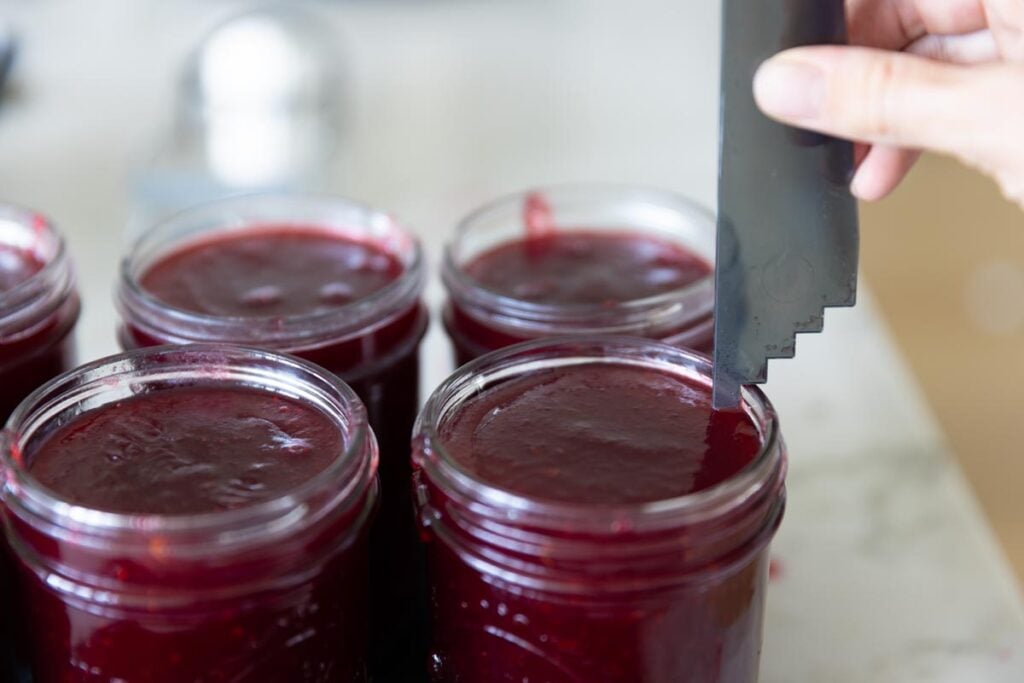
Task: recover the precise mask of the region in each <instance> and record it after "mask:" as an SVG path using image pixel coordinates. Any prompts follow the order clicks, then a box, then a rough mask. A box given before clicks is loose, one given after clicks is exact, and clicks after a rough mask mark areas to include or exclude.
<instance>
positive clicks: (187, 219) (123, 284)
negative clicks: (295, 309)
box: [116, 192, 425, 352]
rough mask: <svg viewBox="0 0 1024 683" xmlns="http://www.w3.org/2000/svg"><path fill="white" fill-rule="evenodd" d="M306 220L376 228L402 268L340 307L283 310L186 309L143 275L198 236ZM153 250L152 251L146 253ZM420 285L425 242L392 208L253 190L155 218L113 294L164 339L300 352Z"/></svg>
mask: <svg viewBox="0 0 1024 683" xmlns="http://www.w3.org/2000/svg"><path fill="white" fill-rule="evenodd" d="M306 216H308V217H306ZM310 228H313V229H318V230H324V231H325V232H329V233H335V232H336V233H338V234H341V235H349V234H351V233H350V232H349V231H352V230H365V231H367V232H368V233H380V234H376V235H371V236H372V237H374V240H375V241H376V242H378V243H379V244H378V246H381V247H384V248H386V250H387V251H388V253H389V254H391V255H393V256H396V257H398V258H399V260H400V262H401V264H402V272H401V274H400V275H399V276H398V277H397V278H395V279H394V280H392V281H391V282H388V283H387V284H386V285H384V286H383V287H381V288H380V289H378V290H376V291H374V292H371V293H370V294H368V295H367V296H364V297H362V298H360V299H357V300H355V301H352V302H349V303H347V304H344V305H342V306H339V307H337V308H333V309H331V310H328V311H320V312H311V313H301V314H298V315H289V316H283V317H282V316H223V315H212V314H209V313H200V312H196V311H190V310H187V309H184V308H179V307H177V306H173V305H171V304H168V303H167V302H165V301H163V300H162V299H160V298H159V297H157V296H155V295H154V294H152V293H151V292H149V291H147V290H146V289H145V287H143V285H142V282H141V276H142V275H143V274H144V273H145V272H146V269H147V268H148V267H149V266H151V265H153V263H154V262H156V261H158V260H159V258H160V257H161V256H166V255H168V254H172V253H174V252H176V251H178V250H180V249H184V248H187V247H188V246H190V245H192V244H201V243H202V242H204V241H206V240H208V239H209V238H210V237H211V236H212V235H217V234H224V235H228V234H231V233H233V232H238V233H241V232H246V231H247V230H253V231H257V232H258V231H260V230H268V231H269V230H274V231H279V230H281V229H306V230H308V229H310ZM182 230H186V231H190V232H189V234H187V235H185V236H184V237H183V236H182V235H180V234H178V233H179V231H182ZM364 236H365V235H364ZM150 250H157V253H156V254H155V255H154V254H149V253H148V251H150ZM147 257H148V258H147ZM424 285H425V264H424V257H423V249H422V246H421V244H420V242H419V240H418V239H417V238H416V237H415V236H414V235H413V234H412V233H411V232H410V231H409V230H408V229H407V228H406V227H405V225H404V223H402V222H400V221H399V220H398V219H396V218H395V217H394V216H392V215H391V214H389V213H386V212H384V211H380V210H378V209H375V208H373V207H371V206H369V205H367V204H363V203H360V202H356V201H353V200H350V199H345V198H341V197H332V196H327V195H319V194H307V193H295V192H287V193H274V192H257V193H246V194H238V195H233V196H230V197H226V198H221V199H217V200H214V201H211V202H207V203H204V204H200V205H197V206H194V207H191V208H188V209H184V210H182V211H179V212H177V213H174V214H172V215H170V216H168V217H167V218H165V219H163V220H161V221H159V222H157V223H156V224H155V225H154V226H153V227H152V228H150V229H149V230H148V231H146V232H145V233H144V234H143V235H142V236H141V237H140V238H139V239H137V240H136V241H135V242H134V243H133V244H132V246H131V247H130V249H129V251H128V253H127V254H126V255H125V257H124V258H123V259H122V260H121V267H120V276H119V284H118V288H117V297H116V298H117V306H118V309H119V311H120V313H121V316H122V319H123V320H125V321H126V322H128V323H129V324H130V325H133V326H139V327H140V328H141V329H142V330H143V331H144V332H153V333H154V336H155V337H157V338H159V339H161V340H164V341H166V342H168V343H170V342H174V343H190V342H200V343H202V342H228V343H237V344H253V345H259V346H263V347H269V348H273V349H275V350H279V351H287V352H297V351H302V350H306V349H309V348H315V347H317V346H320V345H322V344H324V343H334V342H339V341H345V340H346V339H349V338H351V337H354V336H358V335H362V334H365V333H366V332H367V331H372V330H374V329H377V328H379V327H383V326H385V325H387V324H388V323H389V322H391V321H392V320H394V319H395V318H396V317H398V316H400V315H402V314H403V313H405V312H407V311H408V310H410V309H411V308H412V307H413V306H415V305H416V301H417V299H418V298H419V296H420V294H421V293H422V291H423V288H424ZM183 330H190V331H191V333H189V332H184V333H183V332H182V331H183Z"/></svg>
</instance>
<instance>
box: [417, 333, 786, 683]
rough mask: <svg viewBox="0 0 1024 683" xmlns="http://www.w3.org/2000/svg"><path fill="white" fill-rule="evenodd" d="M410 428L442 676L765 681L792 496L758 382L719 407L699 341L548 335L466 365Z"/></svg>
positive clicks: (570, 681) (654, 682)
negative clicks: (780, 540) (778, 545)
mask: <svg viewBox="0 0 1024 683" xmlns="http://www.w3.org/2000/svg"><path fill="white" fill-rule="evenodd" d="M416 434H417V435H416V437H415V440H414V452H413V458H414V468H415V474H414V477H415V479H416V481H417V501H418V507H419V515H420V520H421V524H422V528H423V536H424V538H425V539H426V540H425V543H426V546H427V551H426V552H427V561H428V570H429V578H430V582H431V590H432V596H433V600H434V605H433V607H434V628H433V634H434V640H433V646H432V651H431V665H432V669H433V670H432V675H433V677H434V680H435V681H437V682H438V683H448V682H452V683H454V682H455V681H495V682H497V681H527V680H528V681H544V682H545V683H590V682H592V681H604V682H607V683H751V682H752V681H754V680H756V678H757V670H758V659H759V654H760V649H761V628H762V620H763V619H762V617H763V610H764V597H765V585H766V581H767V571H768V544H769V542H770V540H771V538H772V536H773V534H774V532H775V530H776V528H777V527H778V524H779V522H780V520H781V517H782V512H783V508H784V499H785V492H784V470H785V455H784V448H783V445H782V441H781V437H780V436H779V433H778V425H777V421H776V418H775V414H774V412H773V410H772V408H771V406H770V405H769V404H768V402H767V400H766V399H765V398H764V396H763V395H762V394H761V393H760V392H759V391H757V390H750V391H746V390H745V391H744V394H743V403H742V406H741V408H739V409H737V410H734V411H713V410H712V409H711V368H710V363H709V362H708V361H707V360H706V359H705V358H704V357H703V356H701V355H699V354H696V353H694V352H691V351H685V350H681V349H678V348H675V347H671V346H668V345H665V344H662V343H659V342H654V341H650V340H644V339H637V338H625V337H603V336H598V337H573V338H562V339H552V340H541V341H535V342H529V343H525V344H520V345H516V346H512V347H509V348H507V349H504V350H502V351H499V352H495V353H492V354H489V355H487V356H485V357H483V358H480V359H478V360H476V361H474V362H472V363H469V364H468V365H466V366H464V367H463V368H461V369H460V370H459V371H458V372H457V373H456V374H455V375H453V376H452V377H451V378H450V379H448V380H447V381H446V382H445V383H444V384H442V385H441V386H440V387H439V388H438V389H437V391H436V392H435V393H434V394H433V396H432V397H431V398H430V399H429V400H428V402H427V404H426V406H425V407H424V409H423V411H422V413H421V414H420V418H419V421H418V423H417V431H416Z"/></svg>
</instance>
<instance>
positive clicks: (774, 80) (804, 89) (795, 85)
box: [754, 57, 825, 121]
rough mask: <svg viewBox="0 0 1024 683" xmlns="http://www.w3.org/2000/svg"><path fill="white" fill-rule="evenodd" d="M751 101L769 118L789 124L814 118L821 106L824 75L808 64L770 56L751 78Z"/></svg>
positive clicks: (823, 99) (823, 93)
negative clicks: (754, 100) (752, 94)
mask: <svg viewBox="0 0 1024 683" xmlns="http://www.w3.org/2000/svg"><path fill="white" fill-rule="evenodd" d="M754 98H755V99H756V100H757V105H758V106H759V107H761V110H762V111H764V113H766V114H768V115H769V116H773V117H776V118H780V119H785V120H789V121H806V120H808V119H814V118H817V117H818V116H819V115H820V114H821V110H822V107H823V106H824V103H825V72H824V71H822V70H821V69H820V68H818V67H817V66H814V65H813V64H810V63H808V62H804V61H797V60H795V59H790V58H786V57H773V58H772V59H769V60H768V61H766V62H765V63H764V64H762V65H761V67H760V68H759V69H758V70H757V73H756V74H755V75H754Z"/></svg>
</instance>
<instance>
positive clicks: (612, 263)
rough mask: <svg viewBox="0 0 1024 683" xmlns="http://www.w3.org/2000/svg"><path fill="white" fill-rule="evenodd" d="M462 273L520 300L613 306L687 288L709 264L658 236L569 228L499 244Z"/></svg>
mask: <svg viewBox="0 0 1024 683" xmlns="http://www.w3.org/2000/svg"><path fill="white" fill-rule="evenodd" d="M465 270H466V273H468V274H469V276H470V277H472V278H473V279H474V280H475V281H476V282H477V283H479V284H480V286H482V287H484V288H485V289H488V290H490V291H492V292H495V293H497V294H500V295H502V296H507V297H511V298H514V299H519V300H521V301H530V302H536V303H539V304H555V305H559V304H561V305H577V304H598V305H606V306H614V305H617V304H620V303H623V302H629V301H635V300H637V299H644V298H647V297H650V296H656V295H658V294H664V293H665V292H671V291H675V290H678V289H682V288H684V287H686V286H687V285H691V284H693V283H694V282H697V281H699V280H701V279H703V278H705V277H707V276H708V275H709V274H710V273H711V265H710V264H708V263H707V262H706V261H705V260H704V259H702V258H700V257H699V256H697V255H696V254H693V253H692V252H690V251H687V250H686V249H684V248H682V247H680V246H678V245H675V244H672V243H671V242H668V241H666V240H661V239H658V238H657V237H654V236H649V235H639V234H634V233H628V232H598V231H588V230H565V231H542V232H539V233H537V234H533V233H530V234H528V236H527V237H525V238H523V239H521V240H517V241H514V242H508V243H506V244H502V245H499V246H497V247H495V248H493V249H491V250H489V251H486V252H484V253H482V254H480V255H479V256H477V257H476V258H474V259H473V260H472V261H470V262H469V263H468V264H467V265H466V266H465Z"/></svg>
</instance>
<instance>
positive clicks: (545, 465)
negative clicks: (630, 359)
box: [441, 365, 761, 505]
mask: <svg viewBox="0 0 1024 683" xmlns="http://www.w3.org/2000/svg"><path fill="white" fill-rule="evenodd" d="M441 438H442V440H443V441H444V442H445V448H446V450H447V451H448V452H449V453H450V454H451V455H452V457H453V458H455V460H456V461H458V463H459V464H460V466H461V467H462V468H463V469H465V470H467V471H469V472H471V473H472V474H473V476H474V478H476V479H479V480H480V481H482V482H484V483H487V484H490V485H492V486H495V487H497V488H500V489H502V490H505V491H509V492H512V493H516V494H519V495H523V496H527V497H529V498H532V499H537V500H547V501H558V502H566V503H583V504H597V505H606V504H607V505H617V504H631V503H646V502H655V501H661V500H667V499H671V498H676V497H678V496H683V495H686V494H689V493H694V492H697V491H701V490H703V489H706V488H709V487H711V486H714V485H715V484H718V483H720V482H722V481H725V480H726V479H728V478H730V477H732V476H733V475H735V474H736V473H737V472H739V471H740V470H741V469H743V468H744V467H745V466H746V465H747V464H748V463H749V462H750V461H751V460H752V459H753V458H754V457H755V456H756V455H757V454H758V452H759V450H760V448H761V436H760V434H759V433H758V431H757V429H756V427H755V426H754V424H753V423H752V422H751V420H750V418H749V417H748V416H747V415H746V414H745V413H742V412H740V411H717V412H716V411H713V410H712V409H711V405H710V396H709V393H708V391H707V387H705V386H703V385H695V384H690V383H688V382H687V381H685V380H684V379H682V378H679V377H676V376H673V375H669V374H665V373H661V372H657V371H655V370H650V369H640V368H631V367H622V366H607V367H601V366H594V365H590V366H569V367H564V368H558V369H552V370H547V371H544V372H540V373H534V374H529V375H525V376H523V377H520V378H517V379H515V380H511V381H508V382H505V383H503V384H500V385H498V386H496V387H494V388H492V389H489V390H488V391H486V392H484V393H483V394H481V395H480V396H478V397H475V398H473V399H472V400H470V401H468V402H467V403H466V404H464V405H463V406H462V407H461V409H460V411H459V413H458V414H457V416H455V417H454V418H453V419H452V420H451V421H450V422H449V423H447V424H446V425H444V427H443V431H442V433H441Z"/></svg>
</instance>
